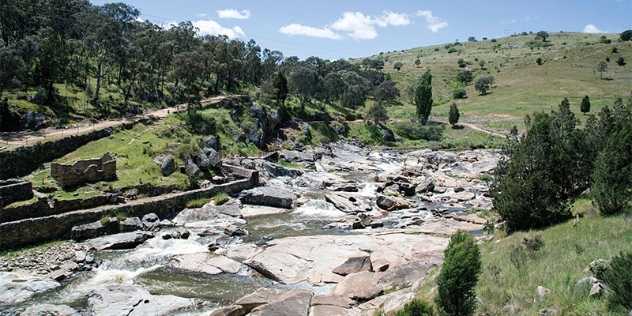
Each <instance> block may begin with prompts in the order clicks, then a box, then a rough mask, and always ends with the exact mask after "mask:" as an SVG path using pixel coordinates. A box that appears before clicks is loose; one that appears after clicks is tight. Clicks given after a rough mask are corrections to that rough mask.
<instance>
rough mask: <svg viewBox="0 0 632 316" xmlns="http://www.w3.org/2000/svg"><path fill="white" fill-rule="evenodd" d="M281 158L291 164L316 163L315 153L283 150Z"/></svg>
mask: <svg viewBox="0 0 632 316" xmlns="http://www.w3.org/2000/svg"><path fill="white" fill-rule="evenodd" d="M281 157H282V158H283V159H285V160H287V161H289V162H314V161H315V160H316V159H315V157H314V152H313V151H296V150H282V151H281Z"/></svg>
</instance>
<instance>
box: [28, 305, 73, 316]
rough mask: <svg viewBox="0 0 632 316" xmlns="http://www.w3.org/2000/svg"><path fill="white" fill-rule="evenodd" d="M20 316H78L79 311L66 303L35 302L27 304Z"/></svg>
mask: <svg viewBox="0 0 632 316" xmlns="http://www.w3.org/2000/svg"><path fill="white" fill-rule="evenodd" d="M20 315H21V316H40V315H41V316H45V315H51V316H80V315H81V314H79V312H77V311H76V310H74V309H72V308H70V306H67V305H53V304H37V305H32V306H29V307H28V308H27V309H25V310H24V311H23V312H22V313H21V314H20Z"/></svg>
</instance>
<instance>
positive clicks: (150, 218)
mask: <svg viewBox="0 0 632 316" xmlns="http://www.w3.org/2000/svg"><path fill="white" fill-rule="evenodd" d="M141 222H142V223H143V229H144V230H151V231H154V230H158V229H160V218H158V215H156V214H155V213H149V214H145V215H144V216H143V218H142V219H141Z"/></svg>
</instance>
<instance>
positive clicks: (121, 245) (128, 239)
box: [85, 232, 154, 251]
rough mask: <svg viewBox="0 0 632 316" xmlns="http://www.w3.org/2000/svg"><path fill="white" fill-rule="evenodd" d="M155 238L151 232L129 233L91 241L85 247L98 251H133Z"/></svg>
mask: <svg viewBox="0 0 632 316" xmlns="http://www.w3.org/2000/svg"><path fill="white" fill-rule="evenodd" d="M151 238H154V234H153V233H150V232H129V233H121V234H115V235H109V236H103V237H98V238H94V239H90V240H88V241H86V242H85V245H86V246H87V247H88V249H90V248H94V249H96V250H98V251H101V250H106V249H132V248H135V247H136V246H138V245H140V244H142V243H144V242H145V241H146V240H147V239H151Z"/></svg>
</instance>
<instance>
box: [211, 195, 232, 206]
mask: <svg viewBox="0 0 632 316" xmlns="http://www.w3.org/2000/svg"><path fill="white" fill-rule="evenodd" d="M228 200H230V196H228V194H226V193H224V192H221V193H217V194H216V195H215V196H213V201H214V202H215V205H222V204H224V203H226V202H228Z"/></svg>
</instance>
